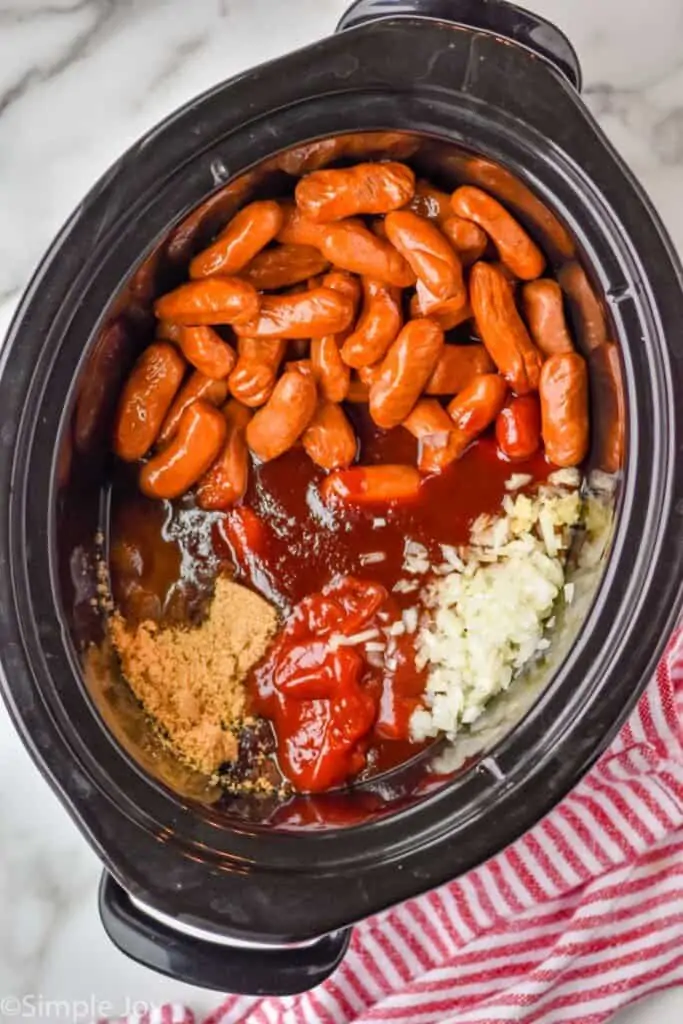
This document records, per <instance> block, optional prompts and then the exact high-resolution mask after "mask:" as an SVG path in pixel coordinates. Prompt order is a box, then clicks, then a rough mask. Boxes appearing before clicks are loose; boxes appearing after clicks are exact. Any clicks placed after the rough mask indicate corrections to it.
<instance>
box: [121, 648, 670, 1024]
mask: <svg viewBox="0 0 683 1024" xmlns="http://www.w3.org/2000/svg"><path fill="white" fill-rule="evenodd" d="M681 982H683V632H681V633H680V634H679V635H678V638H677V639H675V640H674V641H672V642H671V644H670V645H669V648H668V650H667V653H666V655H665V657H664V658H663V660H662V662H661V663H660V665H659V667H658V669H657V674H656V678H655V679H654V680H653V682H652V684H651V686H650V688H649V689H648V691H647V693H646V694H645V696H644V697H643V699H642V700H641V702H640V704H639V705H638V707H637V709H636V711H635V712H634V714H633V715H632V716H631V719H630V720H629V722H628V724H627V725H626V726H625V728H624V729H623V730H622V732H621V733H620V735H619V737H618V738H617V739H616V741H615V742H614V743H613V744H612V746H611V747H610V749H609V750H608V751H607V753H606V754H605V755H604V756H603V757H602V758H601V760H600V762H599V763H598V764H597V766H596V767H595V768H594V769H593V770H592V771H591V772H590V773H589V775H587V776H586V778H585V779H584V780H583V781H582V782H581V783H580V785H579V786H578V787H577V788H576V789H575V790H574V791H573V792H572V793H571V794H570V796H569V797H567V798H566V799H565V800H564V802H563V803H561V804H560V805H559V806H558V807H557V808H556V809H555V810H554V811H553V812H552V813H551V814H550V815H548V817H547V818H545V819H544V820H543V821H542V822H541V823H540V824H539V825H538V826H537V827H536V828H534V829H533V830H532V831H531V832H529V833H527V835H525V836H524V837H523V838H522V839H520V840H519V841H518V842H517V843H515V844H514V845H513V846H511V847H510V848H508V849H507V850H505V851H504V852H503V853H501V854H499V855H498V856H497V857H495V858H494V859H493V860H491V861H489V862H488V863H486V864H484V865H483V866H482V867H480V868H478V869H477V870H475V871H472V872H471V873H470V874H468V875H466V876H465V877H464V878H461V879H460V880H459V881H457V882H453V883H451V884H450V885H447V886H444V887H443V888H441V889H438V890H435V891H434V892H431V893H429V894H427V895H426V896H422V897H420V898H419V899H415V900H411V901H409V902H407V903H404V904H402V905H401V906H398V907H395V908H394V909H393V910H390V911H387V912H385V913H383V914H381V915H378V916H377V917H374V918H371V919H369V920H367V921H364V922H363V923H362V924H360V925H358V926H357V928H356V929H355V931H354V935H353V939H352V942H351V948H350V950H349V953H348V954H347V957H346V959H345V961H344V963H343V964H342V966H341V967H340V968H339V969H338V970H337V972H336V973H335V974H334V976H333V977H332V978H330V979H329V980H328V981H327V982H325V984H323V985H321V986H320V987H319V988H317V989H315V990H313V991H312V992H308V993H306V994H305V995H302V996H296V997H289V998H286V999H272V998H269V999H254V998H246V997H239V996H231V997H229V998H228V999H227V1000H226V1001H225V1002H224V1003H223V1004H222V1006H220V1007H219V1008H218V1010H216V1011H215V1013H213V1014H211V1015H210V1017H208V1018H207V1019H206V1020H205V1021H204V1024H348V1022H350V1021H354V1022H356V1024H371V1022H373V1024H379V1022H382V1024H499V1022H500V1024H502V1022H504V1021H505V1022H508V1021H523V1022H524V1024H559V1022H563V1021H571V1022H573V1024H579V1022H580V1024H598V1022H600V1021H604V1020H605V1019H606V1018H608V1017H610V1016H611V1015H612V1014H613V1013H615V1012H616V1010H618V1009H619V1008H620V1007H623V1006H625V1005H626V1004H627V1003H629V1002H632V1001H633V1000H635V999H638V998H640V997H642V996H644V995H646V994H648V993H652V992H656V991H657V990H659V989H662V988H666V987H669V986H671V985H675V984H679V983H681ZM161 1013H164V1014H166V1020H167V1021H168V1024H193V1022H194V1018H193V1017H192V1014H191V1012H190V1011H185V1010H184V1009H183V1008H182V1007H165V1008H163V1010H162V1011H161ZM161 1013H160V1014H159V1021H160V1022H161V1021H163V1022H164V1024H166V1020H165V1019H164V1017H163V1016H161ZM141 1024H147V1022H141Z"/></svg>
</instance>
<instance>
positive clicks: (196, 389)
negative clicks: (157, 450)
mask: <svg viewBox="0 0 683 1024" xmlns="http://www.w3.org/2000/svg"><path fill="white" fill-rule="evenodd" d="M227 397H228V382H227V380H225V379H223V380H213V378H211V377H205V376H204V374H203V373H200V372H199V370H195V371H194V373H193V374H191V375H190V376H189V377H188V379H187V380H186V381H185V383H184V384H183V386H182V388H181V389H180V391H179V392H178V394H177V395H176V398H175V400H174V402H173V404H172V405H171V408H170V409H169V410H168V413H167V414H166V418H165V420H164V422H163V424H162V426H161V430H160V432H159V438H158V440H159V443H160V444H167V443H168V442H169V441H170V440H171V438H172V437H173V435H174V434H175V433H176V431H177V430H178V427H179V425H180V420H181V417H182V415H183V413H184V412H185V410H186V409H187V408H188V407H189V406H190V405H192V404H193V403H194V402H196V401H198V400H201V401H203V402H205V403H206V404H207V405H222V404H223V402H224V401H225V399H226V398H227Z"/></svg>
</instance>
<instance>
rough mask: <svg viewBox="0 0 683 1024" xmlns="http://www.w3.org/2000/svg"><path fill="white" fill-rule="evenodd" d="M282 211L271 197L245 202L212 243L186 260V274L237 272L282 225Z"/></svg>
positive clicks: (202, 275) (200, 275) (205, 275)
mask: <svg viewBox="0 0 683 1024" xmlns="http://www.w3.org/2000/svg"><path fill="white" fill-rule="evenodd" d="M284 219H285V214H284V211H283V210H282V208H281V206H280V204H279V203H276V202H275V201H274V200H272V199H265V200H263V201H261V202H255V203H249V205H248V206H245V207H244V208H243V209H242V210H240V211H239V213H236V214H235V216H234V217H233V218H232V220H231V221H230V222H229V224H228V225H227V226H226V227H225V228H224V229H223V231H222V232H221V233H220V235H219V236H218V238H217V239H216V241H215V242H214V243H213V245H211V246H209V248H208V249H205V250H204V251H203V252H200V253H199V255H198V256H195V257H194V259H193V260H192V261H191V263H190V277H193V278H201V277H209V276H212V275H214V274H224V275H229V274H237V273H238V272H239V271H240V270H241V269H242V268H243V267H246V265H247V264H248V263H249V261H250V260H252V259H253V258H254V256H256V254H257V253H258V252H260V251H261V249H263V248H264V247H265V246H266V245H268V243H269V242H271V241H272V240H273V239H274V238H275V236H276V235H277V233H278V231H279V230H280V228H281V227H282V225H283V223H284Z"/></svg>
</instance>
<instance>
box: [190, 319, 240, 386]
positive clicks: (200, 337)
mask: <svg viewBox="0 0 683 1024" xmlns="http://www.w3.org/2000/svg"><path fill="white" fill-rule="evenodd" d="M178 344H179V345H180V349H181V351H182V353H183V355H184V356H185V358H186V359H187V361H188V363H191V364H192V366H194V368H195V370H199V372H200V373H203V374H204V376H205V377H212V378H213V379H214V380H220V379H221V378H222V377H227V376H228V374H229V373H230V372H231V371H232V368H233V367H234V365H235V362H236V361H237V356H236V355H235V350H234V348H233V347H232V346H231V345H228V343H227V341H223V339H222V338H221V336H220V334H217V333H216V331H214V330H213V328H211V327H179V328H178Z"/></svg>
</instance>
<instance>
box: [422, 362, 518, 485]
mask: <svg viewBox="0 0 683 1024" xmlns="http://www.w3.org/2000/svg"><path fill="white" fill-rule="evenodd" d="M506 395H507V385H506V384H505V381H504V380H503V378H502V377H500V376H499V375H498V374H497V373H483V374H480V375H479V376H478V377H475V378H474V379H473V380H472V381H470V383H469V384H468V385H467V387H466V388H463V390H462V391H461V392H460V394H459V395H456V397H455V398H454V399H453V400H452V402H450V404H449V406H448V415H449V416H450V418H451V421H452V423H453V429H452V432H451V434H450V437H449V438H448V443H447V444H445V445H444V444H430V443H429V442H428V441H425V442H423V446H422V453H421V468H422V470H423V472H427V473H439V472H441V470H442V469H445V467H446V466H447V465H449V463H451V462H453V461H454V460H455V459H459V458H460V456H461V455H463V454H464V452H465V450H466V449H467V448H469V446H470V445H471V444H472V442H473V441H476V439H477V438H478V437H479V435H480V434H481V433H483V431H484V430H486V428H487V427H490V426H491V424H492V423H493V421H494V420H495V418H496V416H497V415H498V413H499V412H500V410H501V409H502V408H503V404H504V402H505V396H506Z"/></svg>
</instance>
